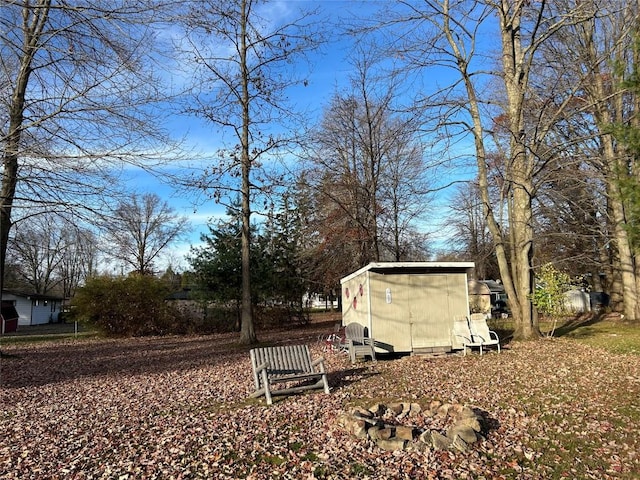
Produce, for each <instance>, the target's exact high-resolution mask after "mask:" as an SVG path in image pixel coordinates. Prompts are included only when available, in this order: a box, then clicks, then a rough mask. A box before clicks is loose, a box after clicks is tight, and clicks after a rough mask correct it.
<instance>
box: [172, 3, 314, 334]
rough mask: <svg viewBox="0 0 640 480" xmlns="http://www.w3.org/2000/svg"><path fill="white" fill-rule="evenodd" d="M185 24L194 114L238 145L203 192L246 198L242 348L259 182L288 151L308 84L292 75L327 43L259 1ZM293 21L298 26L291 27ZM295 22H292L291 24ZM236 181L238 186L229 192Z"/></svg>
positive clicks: (222, 158) (308, 20)
mask: <svg viewBox="0 0 640 480" xmlns="http://www.w3.org/2000/svg"><path fill="white" fill-rule="evenodd" d="M187 6H188V14H187V15H186V16H185V18H184V23H183V24H184V27H185V30H186V40H187V42H188V44H189V48H188V54H189V55H190V56H192V58H195V59H196V63H195V65H194V72H193V75H194V82H195V84H196V85H197V88H196V89H195V90H194V94H193V97H192V98H191V100H192V104H193V105H192V106H191V107H190V108H189V110H190V111H191V112H192V113H193V114H195V115H198V116H200V117H202V118H204V119H206V120H207V121H209V122H211V123H212V124H213V125H214V126H216V127H218V128H219V129H220V130H221V131H222V132H223V135H224V134H225V133H226V132H230V133H231V136H232V140H231V141H232V142H233V145H231V146H229V147H225V148H223V149H221V150H220V152H219V153H220V155H219V158H218V159H217V161H218V163H217V164H212V166H211V169H210V171H208V172H207V174H208V175H207V176H206V178H203V179H202V180H201V181H199V182H198V183H199V185H201V186H202V187H203V188H205V189H206V190H207V191H209V192H210V193H211V195H212V196H214V197H215V198H217V199H218V200H219V199H221V198H222V197H223V196H224V195H225V194H226V195H227V196H230V197H231V198H233V197H234V196H235V195H233V194H231V195H228V194H229V192H230V191H234V190H235V191H236V192H239V193H240V196H241V210H242V312H241V331H240V341H241V342H243V343H254V342H256V334H255V330H254V326H253V312H252V305H251V281H250V278H251V276H250V246H251V215H252V213H253V211H252V210H253V200H254V198H255V197H254V195H255V194H257V193H258V192H264V190H265V189H268V188H269V185H268V183H265V182H263V181H261V180H264V178H262V179H261V178H260V176H259V175H257V172H258V171H259V167H260V165H261V164H263V165H264V164H265V163H268V162H270V161H273V159H274V158H275V157H277V155H278V154H279V152H282V151H283V150H284V149H285V148H286V147H288V146H289V145H290V144H291V138H292V133H291V132H287V131H286V128H290V127H291V124H290V120H291V117H292V115H293V109H292V108H291V107H290V106H289V105H288V103H287V102H286V99H285V97H284V95H285V92H286V89H287V88H288V87H291V86H293V85H296V84H301V83H303V78H301V77H300V76H298V75H297V74H296V73H295V72H294V70H293V69H292V68H291V66H292V64H293V63H294V62H295V61H296V60H299V59H300V58H302V57H303V56H304V54H305V52H308V51H309V50H310V49H312V48H315V47H316V46H317V45H318V43H319V41H320V39H321V38H322V35H321V34H320V24H319V23H316V21H315V20H314V13H313V12H302V13H300V14H296V15H292V14H291V13H290V12H287V13H284V14H282V15H280V16H279V18H276V17H275V16H273V11H272V10H271V9H270V6H271V4H270V3H269V2H266V1H260V0H222V1H220V0H215V1H213V0H201V1H198V0H195V1H193V2H189V3H188V4H187ZM292 18H293V19H292ZM291 19H292V20H291ZM225 178H227V179H228V178H232V179H235V178H239V179H240V185H239V186H237V185H235V184H233V185H231V186H229V185H224V184H223V180H224V179H225Z"/></svg>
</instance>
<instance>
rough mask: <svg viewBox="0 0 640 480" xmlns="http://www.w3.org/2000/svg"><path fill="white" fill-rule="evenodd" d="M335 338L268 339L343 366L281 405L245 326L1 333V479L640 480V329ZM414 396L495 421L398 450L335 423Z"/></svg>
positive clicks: (576, 327) (312, 329)
mask: <svg viewBox="0 0 640 480" xmlns="http://www.w3.org/2000/svg"><path fill="white" fill-rule="evenodd" d="M501 328H502V330H501V333H503V334H504V335H507V336H508V327H507V326H502V327H501ZM323 331H324V332H330V331H331V324H330V323H315V324H311V325H308V326H306V327H301V328H296V329H294V330H291V329H288V330H273V331H269V332H259V336H260V340H262V341H263V342H266V343H270V344H273V343H278V342H283V341H287V342H292V343H308V344H310V345H311V346H312V351H313V353H314V355H320V354H323V355H325V358H326V362H325V363H326V366H327V367H328V369H329V372H330V374H329V381H330V384H331V386H332V393H331V394H330V395H325V394H323V393H321V392H320V391H318V392H312V393H307V394H301V395H296V396H290V397H285V398H278V399H277V400H276V401H275V402H274V405H273V406H270V407H267V406H266V405H265V403H264V400H263V399H262V400H253V399H252V400H249V399H247V396H248V395H249V394H250V393H251V392H252V387H253V385H252V378H251V366H250V361H249V355H248V349H247V348H246V347H243V346H240V345H238V344H237V342H236V340H237V336H236V335H229V334H225V335H211V336H186V337H165V338H134V339H99V338H81V339H74V338H61V339H60V338H58V339H54V340H53V341H48V342H42V341H34V342H9V343H5V342H3V345H2V351H3V357H2V363H1V364H0V375H1V377H0V378H1V380H2V387H1V388H2V390H1V391H2V407H1V410H0V432H2V434H1V438H0V478H3V479H14V478H15V479H18V478H20V479H25V478H34V479H49V478H60V479H95V478H105V479H111V478H115V479H127V478H129V479H139V478H158V479H170V478H175V479H180V478H181V479H187V478H216V479H227V478H228V479H235V478H253V479H259V478H291V479H298V478H319V479H320V478H327V479H329V478H340V479H342V478H345V479H346V478H371V479H377V478H379V479H386V478H427V479H429V478H434V479H435V478H443V479H445V478H451V479H465V478H467V479H483V478H485V479H495V478H505V479H512V478H519V479H554V478H556V479H561V478H566V479H577V478H580V479H588V478H593V479H606V478H626V479H631V478H638V472H640V457H639V454H638V452H640V436H639V435H638V429H637V425H638V424H640V402H639V401H638V399H639V398H640V376H639V370H640V361H639V360H640V357H639V356H638V353H639V352H640V348H639V347H640V335H639V334H638V327H635V326H633V325H630V324H624V323H622V322H612V321H607V322H593V321H586V320H585V321H574V320H570V321H567V322H564V323H563V324H562V325H559V328H558V333H560V334H562V337H561V338H549V339H543V340H540V341H537V342H524V343H507V344H506V345H505V348H504V350H503V352H502V353H501V354H499V355H498V354H497V353H490V354H488V355H483V356H482V357H481V356H479V355H477V354H474V355H467V356H466V357H462V356H459V355H446V356H438V357H428V356H406V357H399V358H383V359H381V360H380V361H378V362H377V363H375V364H374V363H371V362H363V363H358V364H356V365H355V366H352V365H351V364H350V363H349V361H348V359H347V357H346V356H345V355H343V354H340V353H333V352H322V351H321V344H320V343H318V342H317V338H318V335H319V333H321V332H323ZM405 400H406V401H411V402H417V403H420V404H421V405H428V404H429V402H431V401H432V400H439V401H441V402H448V403H461V404H465V405H470V406H474V407H475V408H477V409H479V410H481V411H482V412H484V414H485V416H486V418H487V419H488V420H489V422H488V425H489V430H488V431H487V432H486V435H485V438H484V439H483V440H482V441H481V442H479V443H477V444H474V446H473V448H472V449H471V450H470V451H467V452H465V453H460V452H454V451H442V450H432V449H427V450H426V451H422V452H417V451H412V452H404V451H400V452H397V451H396V452H388V451H384V450H381V449H379V448H378V447H376V446H375V445H373V444H372V443H369V442H368V441H365V440H358V439H356V438H354V437H351V436H350V435H349V434H348V433H346V432H345V431H344V430H343V429H342V428H341V427H340V426H339V425H338V422H337V421H336V418H337V417H338V415H339V414H340V413H341V412H344V411H347V410H350V408H352V407H353V406H356V405H360V406H369V405H372V404H373V403H375V402H378V401H382V402H394V401H405Z"/></svg>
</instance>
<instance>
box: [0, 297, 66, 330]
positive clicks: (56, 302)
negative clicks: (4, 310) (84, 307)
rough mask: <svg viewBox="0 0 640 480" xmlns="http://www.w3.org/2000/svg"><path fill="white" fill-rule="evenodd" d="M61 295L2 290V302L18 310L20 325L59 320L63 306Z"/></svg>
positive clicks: (40, 323)
mask: <svg viewBox="0 0 640 480" xmlns="http://www.w3.org/2000/svg"><path fill="white" fill-rule="evenodd" d="M62 300H63V298H61V297H56V296H53V295H41V294H39V293H24V292H18V291H14V290H4V291H3V292H2V304H3V305H13V307H14V308H15V309H16V311H17V312H18V327H20V326H30V325H43V324H46V323H50V322H57V321H58V317H59V315H60V310H61V307H62Z"/></svg>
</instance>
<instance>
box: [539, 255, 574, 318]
mask: <svg viewBox="0 0 640 480" xmlns="http://www.w3.org/2000/svg"><path fill="white" fill-rule="evenodd" d="M570 288H571V279H570V278H569V275H567V274H566V273H564V272H560V271H558V270H557V269H556V268H555V267H554V266H553V265H552V264H550V263H547V264H545V265H543V266H542V267H541V268H540V271H539V272H538V273H537V275H536V286H535V290H534V291H533V294H532V298H531V301H532V303H533V304H534V305H535V307H536V308H537V309H538V311H539V312H540V313H543V314H546V315H549V316H557V315H562V314H563V313H565V311H566V308H565V304H564V293H565V292H566V291H568V290H570Z"/></svg>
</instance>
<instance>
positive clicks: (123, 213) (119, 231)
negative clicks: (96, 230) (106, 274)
mask: <svg viewBox="0 0 640 480" xmlns="http://www.w3.org/2000/svg"><path fill="white" fill-rule="evenodd" d="M188 227H189V224H188V220H187V218H186V217H181V216H179V215H177V214H176V213H175V212H174V210H173V209H172V208H171V207H170V206H169V204H168V203H167V202H163V201H162V200H161V199H160V197H159V196H158V195H156V194H153V193H147V194H144V195H142V196H141V197H140V196H138V195H136V194H133V195H131V198H130V199H129V200H123V201H121V202H119V203H118V205H117V207H116V208H115V210H114V212H113V214H112V215H111V216H109V217H107V218H105V219H104V221H103V223H102V228H103V229H104V231H105V234H106V235H105V238H104V241H103V245H104V247H103V248H104V250H105V252H107V254H108V255H109V256H110V257H112V258H115V259H117V260H120V261H122V262H123V263H124V264H125V265H128V266H130V267H132V268H133V270H134V271H135V272H137V273H139V274H140V275H151V274H154V273H156V271H155V266H154V265H155V262H156V261H157V260H158V257H159V255H160V254H161V253H162V252H163V251H164V250H165V249H166V248H167V247H168V246H169V245H171V244H172V243H173V242H175V241H176V240H178V239H180V237H181V236H183V235H184V234H185V233H186V232H187V230H188Z"/></svg>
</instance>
